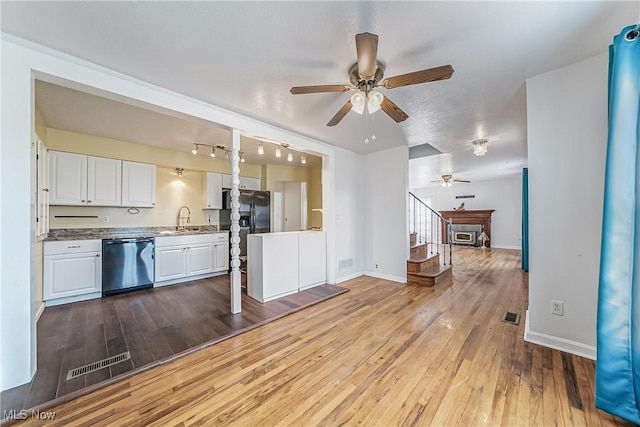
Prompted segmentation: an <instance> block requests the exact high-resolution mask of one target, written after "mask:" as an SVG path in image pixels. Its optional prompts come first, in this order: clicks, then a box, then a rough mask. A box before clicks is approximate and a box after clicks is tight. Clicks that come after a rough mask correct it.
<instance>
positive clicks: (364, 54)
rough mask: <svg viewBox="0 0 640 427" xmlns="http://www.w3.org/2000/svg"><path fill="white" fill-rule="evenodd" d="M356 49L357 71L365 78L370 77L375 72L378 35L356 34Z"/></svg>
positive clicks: (368, 78)
mask: <svg viewBox="0 0 640 427" xmlns="http://www.w3.org/2000/svg"><path fill="white" fill-rule="evenodd" d="M356 51H357V53H358V73H359V74H360V76H361V77H362V78H363V79H365V80H370V79H372V78H373V77H374V76H375V74H376V60H377V56H378V36H377V35H375V34H371V33H362V34H356Z"/></svg>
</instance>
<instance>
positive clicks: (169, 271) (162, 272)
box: [154, 238, 186, 282]
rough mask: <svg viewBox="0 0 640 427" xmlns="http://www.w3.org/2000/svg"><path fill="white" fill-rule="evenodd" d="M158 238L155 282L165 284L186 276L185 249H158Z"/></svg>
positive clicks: (178, 247) (180, 246)
mask: <svg viewBox="0 0 640 427" xmlns="http://www.w3.org/2000/svg"><path fill="white" fill-rule="evenodd" d="M159 240H160V238H156V257H155V270H156V271H155V280H154V281H155V282H163V281H165V280H173V279H179V278H181V277H184V276H185V275H186V267H185V259H184V258H185V251H186V249H185V247H184V246H183V245H179V246H167V247H163V248H159V247H158V241H159Z"/></svg>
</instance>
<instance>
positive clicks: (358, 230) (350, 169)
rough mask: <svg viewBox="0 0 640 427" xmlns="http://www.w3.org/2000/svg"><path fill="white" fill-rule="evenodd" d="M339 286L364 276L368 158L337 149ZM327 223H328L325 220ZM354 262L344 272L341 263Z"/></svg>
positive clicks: (336, 188)
mask: <svg viewBox="0 0 640 427" xmlns="http://www.w3.org/2000/svg"><path fill="white" fill-rule="evenodd" d="M335 174H336V175H335V229H336V240H337V241H338V243H337V244H336V261H335V263H336V268H337V270H338V271H337V272H336V282H337V283H339V282H342V281H345V280H348V279H351V278H354V277H357V276H361V275H362V274H364V265H365V242H364V235H365V232H364V227H365V221H364V217H365V215H367V212H366V211H365V209H364V205H365V200H366V199H365V196H364V182H365V178H364V157H363V156H361V155H358V154H355V153H352V152H351V151H347V150H343V149H339V148H338V149H336V168H335ZM323 220H326V218H325V219H323ZM347 258H351V259H352V260H353V265H352V267H350V268H345V269H343V270H340V260H342V259H347Z"/></svg>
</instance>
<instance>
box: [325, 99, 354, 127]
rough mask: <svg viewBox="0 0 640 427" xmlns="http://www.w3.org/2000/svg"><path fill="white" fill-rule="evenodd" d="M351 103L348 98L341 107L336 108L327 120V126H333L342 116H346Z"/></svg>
mask: <svg viewBox="0 0 640 427" xmlns="http://www.w3.org/2000/svg"><path fill="white" fill-rule="evenodd" d="M351 105H352V104H351V100H348V101H347V103H346V104H344V105H343V106H342V108H341V109H339V110H338V112H337V113H336V115H335V116H333V118H332V119H331V120H329V123H327V126H335V125H337V124H338V123H340V121H341V120H342V119H343V118H344V116H346V115H347V113H348V112H349V111H350V110H351Z"/></svg>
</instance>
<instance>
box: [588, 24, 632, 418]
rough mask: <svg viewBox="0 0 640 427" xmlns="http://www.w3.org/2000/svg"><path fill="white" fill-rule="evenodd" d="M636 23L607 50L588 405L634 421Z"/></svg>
mask: <svg viewBox="0 0 640 427" xmlns="http://www.w3.org/2000/svg"><path fill="white" fill-rule="evenodd" d="M635 28H636V26H630V27H627V28H625V29H624V30H622V32H621V33H620V34H619V35H617V36H615V37H614V39H613V45H612V46H610V48H609V137H608V145H607V163H606V170H605V190H604V191H605V193H604V211H603V224H602V250H601V254H600V288H599V295H598V357H597V363H596V406H597V407H598V408H600V409H603V410H605V411H607V412H610V413H612V414H615V415H618V416H620V417H622V418H625V419H627V420H629V421H631V422H634V423H636V424H640V194H638V193H639V192H640V150H638V143H639V142H640V141H639V140H638V135H639V126H638V124H639V122H640V120H639V117H638V111H639V104H640V39H639V38H638V37H637V31H636V32H635V35H636V37H635V38H634V31H635Z"/></svg>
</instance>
